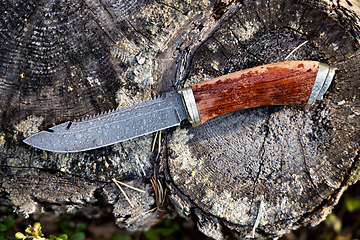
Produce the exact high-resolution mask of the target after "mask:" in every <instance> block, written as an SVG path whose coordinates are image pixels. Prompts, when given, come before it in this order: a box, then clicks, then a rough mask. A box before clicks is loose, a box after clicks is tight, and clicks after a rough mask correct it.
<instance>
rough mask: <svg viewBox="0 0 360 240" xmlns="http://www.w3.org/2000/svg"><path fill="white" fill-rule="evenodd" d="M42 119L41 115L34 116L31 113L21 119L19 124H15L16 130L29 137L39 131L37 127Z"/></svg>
mask: <svg viewBox="0 0 360 240" xmlns="http://www.w3.org/2000/svg"><path fill="white" fill-rule="evenodd" d="M43 121H44V118H43V117H35V116H33V115H31V116H28V117H27V119H26V120H24V121H21V122H20V123H19V124H17V125H15V128H16V130H18V131H19V132H22V133H23V135H24V137H25V138H27V137H30V136H31V135H33V134H35V133H37V132H39V129H38V128H39V127H40V125H41V124H42V122H43Z"/></svg>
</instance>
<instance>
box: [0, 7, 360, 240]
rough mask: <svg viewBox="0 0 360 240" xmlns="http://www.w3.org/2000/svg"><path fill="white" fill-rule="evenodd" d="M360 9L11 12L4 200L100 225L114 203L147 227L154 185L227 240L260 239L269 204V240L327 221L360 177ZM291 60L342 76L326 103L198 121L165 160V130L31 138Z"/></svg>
mask: <svg viewBox="0 0 360 240" xmlns="http://www.w3.org/2000/svg"><path fill="white" fill-rule="evenodd" d="M358 9H359V8H358V7H357V6H356V5H355V3H354V4H352V5H349V1H342V0H340V1H330V0H323V1H310V0H304V1H295V0H271V1H265V0H264V1H261V0H257V1H234V2H231V1H229V2H226V3H225V2H219V1H191V2H190V1H169V2H168V1H149V2H144V1H136V0H134V1H113V0H107V1H93V0H85V1H75V0H74V1H69V2H57V1H53V0H47V1H30V0H29V1H23V2H18V3H13V2H10V1H5V0H3V1H1V4H0V12H1V13H2V14H1V16H0V30H1V31H0V56H1V57H0V96H1V97H0V116H1V117H0V171H1V176H2V177H1V179H0V203H1V204H2V205H9V206H14V207H15V209H16V211H17V212H18V213H19V214H24V215H28V214H33V213H40V212H41V211H42V210H43V211H44V209H45V210H46V211H48V212H52V211H59V212H65V211H84V212H86V214H87V215H89V216H91V209H92V208H94V207H95V206H94V205H96V208H99V209H100V210H103V211H106V209H108V206H109V205H110V206H112V207H113V210H112V211H113V214H114V216H115V218H116V220H117V224H118V225H119V226H126V227H128V228H132V229H138V228H143V227H146V226H148V225H151V224H153V222H155V221H157V219H158V218H162V217H163V215H164V214H163V212H161V213H160V212H158V211H149V210H150V209H152V208H154V207H155V206H156V199H155V194H154V192H153V191H154V190H153V189H152V187H151V184H150V181H149V178H150V177H151V176H152V175H154V174H155V175H156V176H159V177H160V178H162V180H163V182H165V183H166V186H167V187H168V189H169V190H170V191H169V195H168V199H170V200H171V202H172V204H174V205H175V207H176V208H177V210H178V211H179V212H181V213H182V214H184V215H192V216H195V219H196V221H197V222H198V227H199V229H200V230H201V231H203V232H204V233H205V234H207V235H209V236H211V237H213V238H217V239H221V238H222V237H223V234H222V231H223V230H225V229H226V228H228V229H231V230H233V232H235V233H238V234H239V235H240V236H243V237H244V236H248V235H250V233H251V229H252V227H253V225H254V222H255V218H256V216H257V214H258V209H259V204H260V202H261V201H262V202H263V203H264V208H263V211H262V218H261V221H260V224H259V226H258V227H257V229H256V231H255V236H256V237H261V236H280V235H282V234H284V233H286V232H288V231H290V230H291V229H296V228H297V227H298V226H300V225H308V226H312V225H316V224H318V223H319V222H320V221H321V220H323V219H324V218H325V216H326V215H327V214H328V213H329V212H330V211H331V209H332V207H333V206H334V205H335V204H336V203H337V201H338V198H339V197H340V196H341V194H342V192H343V191H344V190H345V189H346V186H347V185H348V184H352V183H354V182H356V181H357V179H358V175H359V174H358V172H359V166H358V164H359V155H358V154H359V153H358V151H359V145H360V137H359V135H360V134H359V129H360V126H359V125H360V106H359V104H360V103H359V97H360V96H359V87H360V82H359V80H358V76H359V74H360V64H359V62H360V52H359V43H360V20H359V15H360V13H359V11H358ZM356 11H357V12H356ZM301 44H303V45H302V46H301V47H300V48H299V49H297V50H296V51H295V52H293V53H292V51H293V50H294V49H295V48H296V47H297V46H299V45H301ZM290 53H291V54H290ZM285 58H287V59H288V60H304V59H306V60H317V61H322V62H325V63H328V64H330V65H332V66H335V67H337V68H338V71H337V73H336V76H335V79H334V81H333V83H332V85H331V87H330V89H329V91H328V93H327V94H326V95H325V98H324V100H323V101H321V102H318V103H316V104H315V106H314V107H313V108H311V109H302V108H298V107H282V106H280V107H279V106H276V107H261V108H257V109H247V110H242V111H238V112H235V113H232V114H228V115H225V116H221V117H218V118H215V119H212V120H209V121H208V122H206V123H204V124H203V125H202V126H200V127H198V128H191V126H190V124H189V123H184V124H183V125H182V126H181V127H180V128H177V129H173V130H172V131H168V132H167V133H168V135H167V139H166V138H165V139H164V140H163V141H162V146H161V147H162V148H161V152H160V153H159V154H158V152H157V150H155V152H152V151H151V148H152V142H153V138H154V136H153V135H151V136H144V137H141V138H138V139H134V140H131V141H127V142H124V143H120V144H116V145H113V146H109V147H106V148H102V149H99V150H93V151H88V152H85V153H74V154H54V153H48V152H44V151H40V150H37V149H34V148H31V147H29V146H27V145H25V144H23V143H22V140H23V139H24V138H26V137H28V136H30V135H31V134H33V133H36V132H37V131H40V130H44V129H47V128H48V127H51V126H53V125H54V124H59V123H61V122H64V121H67V120H72V119H74V118H81V117H85V116H87V115H92V114H96V113H99V112H102V111H106V110H109V109H112V108H115V107H118V106H122V105H127V104H132V103H135V102H137V101H139V100H143V99H147V98H148V97H150V96H155V95H157V94H159V93H160V92H164V91H169V90H173V89H175V88H183V87H184V86H189V85H190V84H195V83H198V82H201V81H203V80H207V79H210V78H213V77H217V76H220V75H223V74H227V73H230V72H234V71H238V70H242V69H246V68H249V67H254V66H258V65H262V64H267V63H273V62H279V61H283V60H285ZM163 135H164V134H163ZM158 171H159V172H158ZM113 178H116V179H117V180H120V181H123V182H127V183H129V184H131V185H133V186H135V187H138V188H141V189H144V190H146V192H145V193H140V192H137V191H135V190H132V189H129V188H126V187H124V190H125V191H126V192H127V194H128V195H129V196H130V199H131V200H132V203H133V204H134V208H132V207H130V205H129V203H128V202H127V201H126V200H125V199H124V197H123V195H121V193H120V190H119V189H118V188H117V186H115V185H114V183H112V181H111V179H113ZM95 203H98V204H95ZM45 206H46V207H45ZM170 206H171V205H168V208H170ZM43 207H45V208H43ZM79 209H80V210H79Z"/></svg>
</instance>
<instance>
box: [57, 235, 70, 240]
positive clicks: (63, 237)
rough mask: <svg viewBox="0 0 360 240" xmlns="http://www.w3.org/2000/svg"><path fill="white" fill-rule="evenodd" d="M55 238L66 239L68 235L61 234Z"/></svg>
mask: <svg viewBox="0 0 360 240" xmlns="http://www.w3.org/2000/svg"><path fill="white" fill-rule="evenodd" d="M57 239H62V240H67V239H68V235H66V234H61V235H60V236H58V237H57Z"/></svg>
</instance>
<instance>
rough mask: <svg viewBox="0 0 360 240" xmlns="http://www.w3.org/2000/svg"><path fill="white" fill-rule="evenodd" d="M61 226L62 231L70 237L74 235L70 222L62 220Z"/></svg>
mask: <svg viewBox="0 0 360 240" xmlns="http://www.w3.org/2000/svg"><path fill="white" fill-rule="evenodd" d="M59 225H60V229H61V231H62V232H63V233H65V234H67V235H68V236H70V235H72V234H74V231H73V230H72V229H71V226H70V222H69V221H67V220H61V221H60V224H59Z"/></svg>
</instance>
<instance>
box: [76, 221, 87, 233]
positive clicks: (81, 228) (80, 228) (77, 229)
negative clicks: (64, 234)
mask: <svg viewBox="0 0 360 240" xmlns="http://www.w3.org/2000/svg"><path fill="white" fill-rule="evenodd" d="M84 229H86V224H85V223H80V224H78V225H77V227H76V230H75V232H77V233H78V232H81V231H82V230H84Z"/></svg>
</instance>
